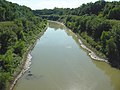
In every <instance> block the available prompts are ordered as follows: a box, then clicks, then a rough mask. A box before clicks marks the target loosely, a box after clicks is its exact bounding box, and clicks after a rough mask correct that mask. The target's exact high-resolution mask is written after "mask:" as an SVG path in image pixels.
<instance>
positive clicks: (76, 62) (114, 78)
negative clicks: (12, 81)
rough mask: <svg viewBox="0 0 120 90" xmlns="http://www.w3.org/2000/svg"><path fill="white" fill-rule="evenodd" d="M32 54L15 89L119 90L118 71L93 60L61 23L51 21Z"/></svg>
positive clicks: (119, 73)
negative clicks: (25, 70)
mask: <svg viewBox="0 0 120 90" xmlns="http://www.w3.org/2000/svg"><path fill="white" fill-rule="evenodd" d="M31 54H32V57H33V58H32V65H31V68H30V69H29V71H28V72H26V73H25V75H24V76H23V77H22V78H21V79H20V80H19V81H18V83H17V85H16V87H15V88H14V90H120V86H119V84H120V78H119V76H120V71H118V70H115V69H113V68H111V67H110V66H109V65H108V64H106V63H104V62H96V61H92V60H91V58H90V57H89V56H88V55H87V53H86V52H85V51H84V50H83V49H81V48H80V46H79V43H78V39H77V38H76V37H75V34H74V33H72V32H71V31H69V30H67V29H66V27H64V26H63V25H61V24H58V23H55V22H50V26H49V27H48V28H47V30H46V32H45V33H44V35H43V36H42V37H41V38H40V39H39V40H38V42H37V44H36V46H35V48H34V49H33V50H32V53H31Z"/></svg>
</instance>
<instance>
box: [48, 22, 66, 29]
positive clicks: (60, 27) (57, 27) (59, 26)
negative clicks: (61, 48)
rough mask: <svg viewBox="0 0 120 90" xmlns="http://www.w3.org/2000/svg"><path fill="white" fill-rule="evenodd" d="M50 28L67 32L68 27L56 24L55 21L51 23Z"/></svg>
mask: <svg viewBox="0 0 120 90" xmlns="http://www.w3.org/2000/svg"><path fill="white" fill-rule="evenodd" d="M49 22H50V23H49V27H50V28H54V30H57V29H61V30H66V27H65V26H63V25H62V24H60V23H55V22H54V21H49Z"/></svg>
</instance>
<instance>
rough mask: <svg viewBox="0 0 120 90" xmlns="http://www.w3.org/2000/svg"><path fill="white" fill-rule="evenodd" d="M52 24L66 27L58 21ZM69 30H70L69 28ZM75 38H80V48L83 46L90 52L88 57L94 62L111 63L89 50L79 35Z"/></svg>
mask: <svg viewBox="0 0 120 90" xmlns="http://www.w3.org/2000/svg"><path fill="white" fill-rule="evenodd" d="M51 22H55V23H58V24H61V25H63V26H65V24H64V23H61V22H58V21H51ZM68 29H69V28H68ZM69 30H70V31H71V32H72V30H71V29H69ZM73 33H74V32H73ZM74 34H75V33H74ZM75 36H76V38H78V40H79V44H80V46H81V47H82V48H83V49H85V50H87V51H88V55H89V56H90V57H91V58H92V59H93V60H97V61H102V62H106V63H109V62H108V60H107V59H105V58H102V57H100V56H98V55H97V54H96V52H94V51H92V50H91V49H90V48H88V47H87V45H86V44H85V43H84V42H83V41H82V40H81V39H80V38H79V37H80V36H78V35H77V34H75Z"/></svg>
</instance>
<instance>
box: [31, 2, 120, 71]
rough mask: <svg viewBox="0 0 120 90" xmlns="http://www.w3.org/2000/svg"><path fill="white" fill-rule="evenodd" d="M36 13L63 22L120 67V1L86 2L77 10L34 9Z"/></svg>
mask: <svg viewBox="0 0 120 90" xmlns="http://www.w3.org/2000/svg"><path fill="white" fill-rule="evenodd" d="M33 13H34V14H35V15H36V16H39V17H42V18H45V19H49V20H55V21H60V22H63V23H64V24H65V25H66V26H67V27H68V28H70V29H71V30H73V32H75V33H76V34H77V35H79V36H80V37H82V39H84V40H85V42H86V43H88V47H89V48H93V49H94V50H95V52H98V55H100V56H102V57H104V58H107V59H108V61H109V63H110V64H111V65H112V66H113V67H116V68H119V69H120V21H119V20H120V1H119V2H116V1H114V2H106V1H103V0H102V1H97V2H95V3H87V4H83V5H81V6H80V7H78V8H75V9H69V8H67V9H63V8H54V9H43V10H34V11H33Z"/></svg>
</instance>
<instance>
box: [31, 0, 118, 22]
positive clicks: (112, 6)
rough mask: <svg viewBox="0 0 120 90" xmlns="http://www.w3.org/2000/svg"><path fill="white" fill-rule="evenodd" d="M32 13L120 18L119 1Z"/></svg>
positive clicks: (98, 2)
mask: <svg viewBox="0 0 120 90" xmlns="http://www.w3.org/2000/svg"><path fill="white" fill-rule="evenodd" d="M33 13H34V14H35V15H37V16H41V15H77V16H82V15H87V16H91V15H96V16H99V17H105V18H107V19H116V20H120V17H119V16H120V1H113V2H108V1H103V0H101V1H97V2H95V3H92V2H91V3H87V4H82V5H81V6H80V7H78V8H73V9H70V8H65V9H64V8H56V7H55V8H54V9H43V10H33Z"/></svg>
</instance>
